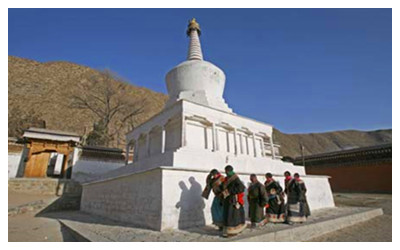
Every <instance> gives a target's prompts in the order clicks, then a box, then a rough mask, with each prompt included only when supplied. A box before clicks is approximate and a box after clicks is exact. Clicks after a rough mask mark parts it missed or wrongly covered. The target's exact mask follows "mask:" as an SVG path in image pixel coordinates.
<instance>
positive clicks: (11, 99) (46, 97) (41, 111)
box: [8, 56, 392, 157]
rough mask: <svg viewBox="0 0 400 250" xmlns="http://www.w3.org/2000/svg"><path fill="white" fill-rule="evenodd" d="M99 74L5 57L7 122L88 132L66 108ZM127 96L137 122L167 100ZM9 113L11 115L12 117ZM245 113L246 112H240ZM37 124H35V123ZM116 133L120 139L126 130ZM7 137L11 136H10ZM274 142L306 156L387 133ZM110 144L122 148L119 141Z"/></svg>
mask: <svg viewBox="0 0 400 250" xmlns="http://www.w3.org/2000/svg"><path fill="white" fill-rule="evenodd" d="M93 74H98V71H96V70H94V69H91V68H89V67H86V66H82V65H78V64H74V63H70V62H48V63H40V62H37V61H33V60H28V59H23V58H18V57H14V56H9V57H8V108H9V112H10V111H11V113H9V121H10V116H11V118H13V119H14V120H15V119H19V117H20V113H21V112H20V111H23V112H22V113H24V112H25V113H27V112H28V113H29V112H35V114H36V113H37V115H38V116H39V118H40V119H42V120H44V121H45V123H46V127H47V128H49V129H56V130H64V131H71V132H76V133H78V134H81V135H83V134H87V133H88V132H89V131H90V130H91V129H92V124H93V122H95V121H96V119H95V117H94V116H93V115H92V114H91V113H90V112H88V111H84V110H77V109H72V108H71V107H70V101H71V94H72V93H75V92H76V91H77V90H78V91H79V89H77V88H78V86H80V84H85V83H87V82H88V77H89V76H91V75H93ZM126 91H127V92H128V93H129V94H130V95H132V98H136V99H138V100H139V99H143V98H145V100H146V101H145V112H144V113H142V114H140V115H139V116H138V117H137V123H138V124H140V123H142V122H144V121H146V120H147V119H149V118H150V117H151V116H153V115H155V114H156V113H158V112H159V111H160V110H161V109H162V108H163V106H164V103H165V101H166V100H167V96H166V95H164V94H161V93H157V92H154V91H151V90H149V89H147V88H142V87H137V86H133V85H131V84H127V90H126ZM13 115H14V117H13ZM244 115H245V114H244ZM34 121H35V122H36V123H40V122H38V121H37V120H35V119H34ZM127 130H128V129H127V128H124V131H121V137H122V138H123V136H124V134H125V133H126V132H127ZM9 136H15V135H10V134H9ZM274 137H275V138H274V139H275V141H276V142H278V143H280V144H281V146H282V147H281V154H282V155H285V156H291V157H294V156H299V155H300V148H299V144H300V142H302V143H303V145H304V147H305V154H306V155H307V154H316V153H323V152H329V151H336V150H341V149H347V148H352V147H363V146H371V145H377V144H383V143H388V142H391V141H392V130H391V129H387V130H377V131H370V132H363V131H356V130H345V131H335V132H328V133H311V134H284V133H282V132H280V131H279V130H275V132H274ZM115 146H118V147H121V148H123V141H120V142H119V143H116V144H115Z"/></svg>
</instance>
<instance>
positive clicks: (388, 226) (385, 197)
mask: <svg viewBox="0 0 400 250" xmlns="http://www.w3.org/2000/svg"><path fill="white" fill-rule="evenodd" d="M334 198H335V203H336V206H358V207H380V208H382V209H383V213H384V214H383V215H382V216H379V217H377V218H374V219H372V220H369V221H366V222H363V223H359V224H357V225H354V226H351V227H347V228H344V229H342V230H339V231H336V232H333V233H329V234H326V235H324V236H321V237H318V238H314V239H313V240H311V241H319V242H322V241H329V242H334V241H337V242H339V241H341V242H371V241H374V242H376V241H379V242H382V241H392V195H390V194H345V193H343V194H338V193H336V194H334Z"/></svg>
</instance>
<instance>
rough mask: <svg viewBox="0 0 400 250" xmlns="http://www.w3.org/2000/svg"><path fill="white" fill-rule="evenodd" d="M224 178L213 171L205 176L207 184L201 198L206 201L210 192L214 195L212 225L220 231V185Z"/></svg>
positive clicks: (221, 216)
mask: <svg viewBox="0 0 400 250" xmlns="http://www.w3.org/2000/svg"><path fill="white" fill-rule="evenodd" d="M224 179H225V178H224V176H223V175H221V173H220V172H218V170H216V169H213V170H211V172H210V173H209V174H208V176H207V180H206V182H207V184H206V187H205V188H204V191H203V194H202V196H203V197H204V198H206V199H208V197H209V195H210V192H211V190H212V191H213V193H214V199H213V202H212V205H211V217H212V221H213V224H214V225H216V226H217V227H218V228H219V230H220V231H222V228H223V219H224V217H223V210H224V207H223V198H222V195H221V192H222V184H223V182H224Z"/></svg>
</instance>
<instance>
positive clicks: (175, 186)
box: [81, 19, 334, 230]
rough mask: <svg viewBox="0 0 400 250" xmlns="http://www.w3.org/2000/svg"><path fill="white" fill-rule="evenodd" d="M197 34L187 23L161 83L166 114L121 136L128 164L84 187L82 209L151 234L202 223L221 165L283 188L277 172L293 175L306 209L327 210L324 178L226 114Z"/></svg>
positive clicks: (253, 124)
mask: <svg viewBox="0 0 400 250" xmlns="http://www.w3.org/2000/svg"><path fill="white" fill-rule="evenodd" d="M200 32H201V31H200V26H199V24H198V23H197V22H196V21H195V19H193V20H191V21H190V23H189V26H188V30H187V34H188V36H189V37H190V45H189V52H188V56H187V60H186V61H184V62H182V63H181V64H179V65H178V66H176V67H175V68H173V69H172V70H171V71H169V72H168V73H167V76H166V82H167V89H168V95H169V100H168V101H167V103H166V105H165V108H164V109H163V110H162V111H161V112H160V113H159V114H157V115H155V116H154V117H153V118H151V119H150V120H149V121H147V122H146V123H144V124H142V125H140V126H139V127H137V128H135V129H134V130H133V131H132V132H130V133H128V134H127V136H126V138H127V142H128V143H127V152H129V151H130V150H132V149H133V152H134V159H133V162H128V161H127V166H125V167H123V168H121V169H118V170H117V171H113V172H110V173H109V174H107V175H105V176H103V178H102V179H101V180H97V181H94V182H91V183H87V184H85V185H84V186H83V195H82V202H81V209H82V210H83V211H86V212H89V213H94V214H98V215H101V216H105V217H109V218H111V219H115V220H121V221H125V222H130V223H133V224H135V225H138V226H140V227H145V228H151V229H155V230H164V229H169V228H172V229H177V228H186V227H192V226H199V225H204V224H209V223H211V214H210V207H211V201H212V197H211V198H210V199H209V200H203V198H202V197H201V196H200V195H201V191H202V187H204V181H205V177H206V175H207V174H208V172H209V171H210V170H211V169H213V168H217V169H220V170H221V171H223V169H224V167H225V166H226V165H227V164H229V165H232V166H233V167H234V169H235V171H236V172H237V173H238V174H239V175H240V177H241V179H242V181H247V180H248V176H249V174H251V173H255V174H258V175H259V176H260V177H259V179H260V180H261V181H263V180H264V175H265V173H267V172H271V173H272V174H274V175H276V179H278V180H280V182H281V183H283V177H282V175H283V173H284V171H286V170H288V171H290V172H292V173H295V172H297V173H299V174H300V175H302V177H303V179H304V180H305V182H306V185H307V187H308V199H309V201H308V202H309V205H310V208H311V209H312V210H315V209H319V208H325V207H332V206H334V203H333V197H332V192H331V189H330V185H329V181H328V177H327V176H309V175H306V173H305V170H304V167H302V166H294V165H293V164H292V163H288V162H283V161H282V160H281V159H280V158H281V157H280V156H279V145H276V144H274V142H273V139H272V132H273V127H272V126H271V125H269V124H265V123H263V122H259V121H256V120H253V119H250V118H246V117H243V116H240V115H237V114H235V113H234V112H232V109H230V108H229V107H228V105H227V104H226V102H225V100H224V98H223V92H224V87H225V74H224V72H223V71H222V70H221V69H220V68H218V67H217V66H215V65H214V64H212V63H210V62H207V61H204V60H203V54H202V50H201V45H200V40H199V35H200ZM127 155H128V154H127ZM246 214H247V213H246Z"/></svg>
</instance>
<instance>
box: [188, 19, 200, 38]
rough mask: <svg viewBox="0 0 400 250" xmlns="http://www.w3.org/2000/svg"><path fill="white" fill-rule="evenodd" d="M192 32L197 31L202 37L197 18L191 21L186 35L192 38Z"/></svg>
mask: <svg viewBox="0 0 400 250" xmlns="http://www.w3.org/2000/svg"><path fill="white" fill-rule="evenodd" d="M192 30H197V33H199V36H200V34H201V30H200V25H199V24H198V23H197V22H196V18H192V20H190V21H189V25H188V29H187V31H186V34H187V35H188V36H190V32H191V31H192Z"/></svg>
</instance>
